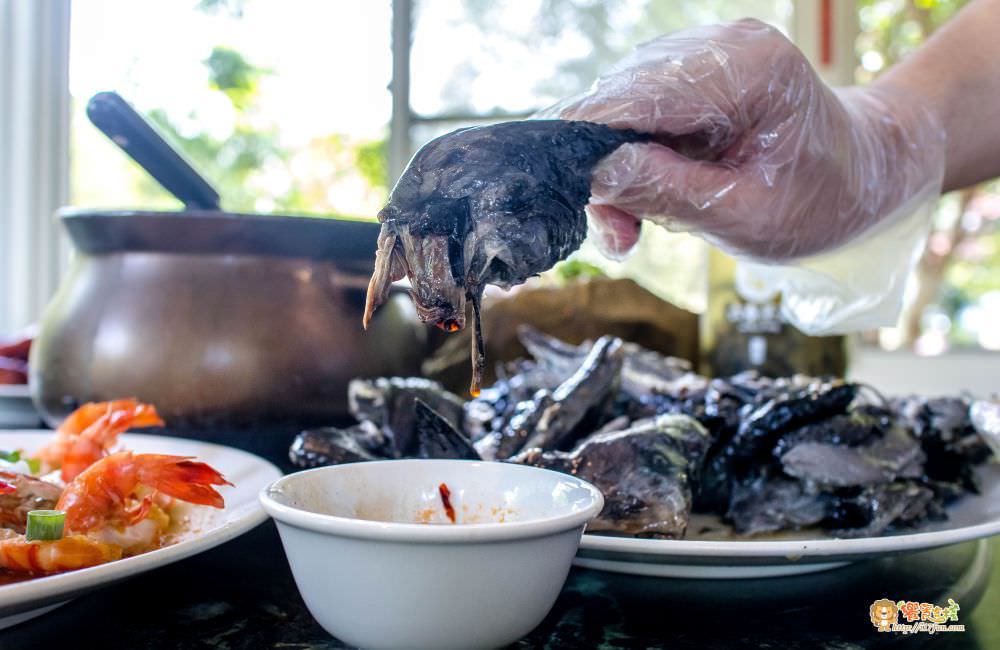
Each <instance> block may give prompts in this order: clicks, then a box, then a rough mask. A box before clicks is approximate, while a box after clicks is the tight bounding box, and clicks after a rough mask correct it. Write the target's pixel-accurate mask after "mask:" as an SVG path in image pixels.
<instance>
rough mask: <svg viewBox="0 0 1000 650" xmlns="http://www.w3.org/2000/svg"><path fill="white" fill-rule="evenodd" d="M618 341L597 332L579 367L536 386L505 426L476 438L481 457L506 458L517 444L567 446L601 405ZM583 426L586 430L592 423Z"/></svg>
mask: <svg viewBox="0 0 1000 650" xmlns="http://www.w3.org/2000/svg"><path fill="white" fill-rule="evenodd" d="M622 354H623V351H622V342H621V339H617V338H614V337H611V336H602V337H601V338H600V339H598V340H597V342H596V343H594V345H593V346H592V347H591V349H590V352H589V353H588V354H587V356H586V357H585V358H584V359H583V363H582V364H580V366H579V368H577V369H576V371H575V372H574V373H573V374H572V375H570V376H569V377H568V378H567V379H566V380H565V381H564V382H563V383H561V384H559V386H557V387H556V388H555V390H553V391H552V392H551V393H550V392H549V391H547V390H540V391H538V392H537V393H535V396H534V397H533V398H532V399H531V400H527V401H524V402H521V403H520V404H518V406H517V410H516V412H515V414H514V416H513V417H511V419H510V421H509V422H508V424H507V425H506V426H504V427H503V428H502V429H501V430H500V431H498V432H496V433H494V434H491V435H489V436H486V437H485V438H483V439H481V440H479V441H478V442H477V443H476V448H477V449H478V450H479V452H480V453H481V454H482V455H483V458H488V459H490V460H505V459H507V458H510V457H511V456H513V455H514V454H516V453H517V452H519V451H521V450H522V449H530V448H532V447H538V448H540V449H545V450H548V449H563V450H565V449H568V448H569V447H571V446H572V445H573V443H574V442H576V440H577V439H578V438H579V437H580V430H581V428H583V426H584V424H585V417H586V416H587V414H588V412H592V411H594V410H597V411H598V412H600V413H603V408H602V406H603V405H605V403H606V400H607V398H608V396H609V395H610V393H611V392H612V391H611V389H612V387H613V386H614V385H615V382H616V380H617V379H618V376H619V373H620V372H621V369H622ZM600 419H602V418H598V422H596V423H594V424H595V426H592V427H591V428H589V429H587V430H586V431H585V433H591V432H593V431H594V429H595V428H597V426H600V422H599V420H600Z"/></svg>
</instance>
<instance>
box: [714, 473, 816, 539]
mask: <svg viewBox="0 0 1000 650" xmlns="http://www.w3.org/2000/svg"><path fill="white" fill-rule="evenodd" d="M830 502H831V498H830V497H829V496H828V495H825V494H823V493H821V492H820V491H819V490H817V489H815V488H814V487H812V486H808V485H806V484H804V483H802V482H801V481H795V480H791V479H787V478H780V477H778V478H769V477H764V476H761V477H758V478H757V479H755V480H753V481H748V482H746V483H737V484H736V485H735V486H734V487H733V492H732V500H731V501H730V504H729V511H728V513H727V515H726V518H727V519H728V520H729V521H730V522H731V523H732V524H733V530H734V531H736V532H737V533H738V534H740V535H758V534H760V533H770V532H775V531H779V530H798V529H799V528H805V527H807V526H813V525H816V524H818V523H819V522H821V521H823V519H825V518H826V517H827V512H828V509H829V507H830Z"/></svg>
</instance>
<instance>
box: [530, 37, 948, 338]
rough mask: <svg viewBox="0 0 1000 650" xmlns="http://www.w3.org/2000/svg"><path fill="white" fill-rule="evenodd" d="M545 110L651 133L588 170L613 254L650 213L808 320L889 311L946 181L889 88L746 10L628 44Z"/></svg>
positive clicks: (913, 107)
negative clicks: (801, 45) (845, 83)
mask: <svg viewBox="0 0 1000 650" xmlns="http://www.w3.org/2000/svg"><path fill="white" fill-rule="evenodd" d="M542 115H544V116H547V117H553V116H559V117H563V118H567V119H576V120H591V121H597V122H603V123H607V124H609V125H611V126H614V127H620V128H630V129H635V130H637V131H640V132H644V133H653V134H656V135H657V142H656V143H633V144H626V145H624V146H622V147H620V148H619V149H618V150H616V151H615V152H614V153H612V154H611V155H610V156H608V157H607V158H605V159H604V160H603V161H602V162H601V164H600V165H598V167H597V168H596V169H595V170H594V173H593V176H592V196H591V200H590V203H591V205H590V208H589V210H588V216H589V218H590V223H591V235H592V236H593V237H594V238H595V241H596V243H597V244H598V246H599V247H601V248H602V249H603V250H604V251H605V252H607V253H608V254H609V255H611V256H613V257H615V258H620V257H622V256H623V255H624V254H626V253H627V252H628V251H629V249H630V248H631V247H632V246H634V243H635V232H637V231H636V229H635V223H636V220H639V219H648V220H650V221H653V222H655V223H658V224H660V225H662V226H664V227H667V228H669V229H671V230H681V231H689V232H692V233H694V234H697V235H699V236H702V237H704V238H705V239H707V240H708V241H710V242H711V243H713V244H715V245H717V246H719V247H721V248H722V249H724V250H726V251H727V252H730V253H732V254H734V255H736V256H737V257H738V258H740V259H741V260H743V262H742V263H741V270H740V273H739V276H740V280H739V288H740V290H741V291H743V292H746V294H747V295H748V296H766V295H774V294H776V293H778V294H780V296H781V301H782V310H783V312H784V315H785V316H786V318H787V319H788V320H789V321H790V322H791V323H793V324H794V325H796V326H797V327H799V328H800V329H802V330H803V331H805V332H807V333H812V334H829V333H840V332H847V331H852V330H858V329H866V328H871V327H875V326H878V325H885V324H892V323H894V322H895V319H896V317H897V316H898V313H899V310H900V306H901V304H902V297H903V292H904V288H905V284H906V278H907V277H908V275H909V272H910V271H911V270H912V268H913V266H914V264H915V263H916V261H917V260H918V259H919V252H920V250H921V249H922V247H923V244H924V242H925V240H926V237H927V233H928V230H929V224H930V217H929V215H930V212H931V210H932V208H933V205H934V201H935V199H936V197H937V195H938V194H939V192H940V189H941V182H942V177H943V171H944V131H943V128H942V127H941V124H940V121H939V119H938V117H937V116H936V115H934V114H933V113H932V112H931V111H930V110H928V109H927V108H925V107H924V106H923V105H921V103H920V101H919V98H912V97H906V96H904V95H903V94H902V91H900V90H898V89H887V88H883V87H878V88H848V89H843V90H833V89H831V88H829V87H827V86H826V85H825V84H824V83H823V82H822V81H821V80H820V79H819V78H818V76H817V75H816V73H815V71H814V70H813V69H812V67H811V66H810V65H809V63H808V62H807V61H806V59H805V57H804V56H803V55H802V53H801V52H799V51H798V50H797V49H796V48H795V47H794V45H792V44H791V43H790V42H789V41H788V40H787V39H786V38H785V37H784V36H783V35H781V34H780V33H779V32H778V31H777V30H775V29H774V28H772V27H769V26H767V25H765V24H763V23H760V22H758V21H753V20H745V21H739V22H736V23H728V24H724V25H714V26H708V27H699V28H696V29H693V30H686V31H683V32H678V33H676V34H671V35H667V36H664V37H661V38H658V39H656V40H654V41H651V42H650V43H647V44H645V45H643V46H641V47H640V48H638V49H637V50H636V51H635V52H634V53H632V54H631V55H629V56H628V57H626V58H625V59H624V60H623V61H622V62H621V63H619V64H618V65H617V66H615V67H614V68H613V69H612V70H611V71H610V72H609V73H608V74H607V75H605V76H603V77H601V78H600V79H599V80H598V81H597V82H595V84H594V86H593V87H592V88H591V89H590V90H588V91H587V92H585V93H583V94H582V95H580V96H578V97H574V98H570V99H568V100H565V101H563V102H561V103H560V104H558V105H557V106H555V107H553V108H551V109H549V110H547V111H545V112H544V113H543V114H542Z"/></svg>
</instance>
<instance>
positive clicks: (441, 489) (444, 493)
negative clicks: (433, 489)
mask: <svg viewBox="0 0 1000 650" xmlns="http://www.w3.org/2000/svg"><path fill="white" fill-rule="evenodd" d="M438 493H439V494H440V495H441V503H442V504H444V513H445V514H446V515H448V519H450V520H451V523H455V508H454V507H452V505H451V490H449V489H448V485H447V484H446V483H442V484H441V485H439V486H438Z"/></svg>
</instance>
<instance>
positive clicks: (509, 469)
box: [260, 460, 604, 650]
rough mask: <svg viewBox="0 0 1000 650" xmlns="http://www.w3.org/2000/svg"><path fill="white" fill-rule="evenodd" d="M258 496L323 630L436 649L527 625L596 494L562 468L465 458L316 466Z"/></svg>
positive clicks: (547, 597) (572, 548)
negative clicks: (448, 508) (446, 500)
mask: <svg viewBox="0 0 1000 650" xmlns="http://www.w3.org/2000/svg"><path fill="white" fill-rule="evenodd" d="M441 484H445V485H446V486H447V487H448V490H449V491H450V493H451V496H450V500H451V504H452V506H453V508H454V513H455V519H456V523H455V524H452V523H451V522H450V521H449V519H448V517H447V516H446V512H445V509H444V505H443V502H442V497H441V493H440V485H441ZM260 501H261V503H262V504H263V506H264V509H265V510H266V511H267V512H268V514H270V515H271V516H272V517H274V519H275V520H276V521H277V524H278V532H279V533H280V534H281V541H282V544H284V547H285V553H286V555H287V556H288V562H289V564H290V565H291V567H292V573H293V574H294V576H295V582H296V584H297V585H298V588H299V592H300V593H301V594H302V598H303V599H304V600H305V602H306V605H307V606H308V607H309V611H310V612H312V615H313V616H314V617H316V620H317V621H319V623H320V625H322V626H323V627H324V628H325V629H326V630H327V631H328V632H330V634H332V635H334V636H336V637H338V638H339V639H340V640H342V641H344V642H346V643H349V644H351V645H357V646H361V647H362V648H369V649H375V648H414V649H415V648H434V649H437V650H447V649H448V648H456V649H462V650H471V649H473V648H495V647H499V646H503V645H506V644H508V643H512V642H514V641H516V640H517V639H519V638H521V637H522V636H524V635H525V634H527V633H528V632H530V631H531V630H532V629H534V628H535V626H537V625H538V624H539V623H540V622H541V621H542V619H543V618H545V615H546V614H547V613H548V611H549V609H551V607H552V604H553V603H554V602H555V600H556V597H557V596H558V595H559V591H560V590H561V589H562V585H563V583H564V582H565V581H566V576H567V574H568V573H569V568H570V563H571V562H572V560H573V556H574V555H575V554H576V549H577V546H578V545H579V544H580V537H581V535H582V534H583V528H584V525H585V524H586V523H587V521H588V520H590V519H591V518H592V517H593V516H594V515H596V514H597V513H598V512H600V510H601V508H602V507H603V505H604V499H603V497H602V496H601V493H600V492H599V491H598V490H597V488H595V487H594V486H592V485H590V484H589V483H586V482H584V481H581V480H579V479H576V478H574V477H572V476H568V475H566V474H560V473H557V472H551V471H548V470H543V469H538V468H535V467H526V466H523V465H514V464H508V463H491V462H478V461H462V460H389V461H377V462H368V463H355V464H350V465H338V466H334V467H322V468H319V469H313V470H308V471H305V472H298V473H296V474H291V475H289V476H285V477H284V478H281V479H279V480H277V481H275V482H274V483H273V484H272V485H271V486H270V487H268V488H266V489H265V490H263V491H262V492H261V495H260Z"/></svg>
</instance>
